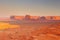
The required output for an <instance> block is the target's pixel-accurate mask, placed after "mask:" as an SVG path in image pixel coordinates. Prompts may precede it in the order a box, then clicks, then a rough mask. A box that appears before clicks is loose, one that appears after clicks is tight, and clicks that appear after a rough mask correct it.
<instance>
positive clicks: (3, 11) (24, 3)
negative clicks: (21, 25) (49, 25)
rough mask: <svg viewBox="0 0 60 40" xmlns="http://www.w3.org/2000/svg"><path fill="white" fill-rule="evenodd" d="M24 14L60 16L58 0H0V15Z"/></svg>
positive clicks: (59, 1) (59, 0)
mask: <svg viewBox="0 0 60 40" xmlns="http://www.w3.org/2000/svg"><path fill="white" fill-rule="evenodd" d="M26 14H30V15H36V16H60V0H0V17H8V16H11V15H26Z"/></svg>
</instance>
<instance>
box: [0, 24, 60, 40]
mask: <svg viewBox="0 0 60 40" xmlns="http://www.w3.org/2000/svg"><path fill="white" fill-rule="evenodd" d="M0 25H1V26H2V24H0ZM7 25H8V26H7ZM9 25H10V24H6V25H5V24H4V26H6V27H9V28H7V29H6V28H5V27H4V26H2V27H1V28H0V40H60V23H53V24H48V23H47V24H45V23H44V24H23V25H18V26H19V27H18V26H17V27H15V26H16V25H10V26H9ZM14 27H15V28H14ZM4 28H5V29H4ZM2 29H3V30H2Z"/></svg>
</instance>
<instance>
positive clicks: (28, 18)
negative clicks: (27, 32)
mask: <svg viewBox="0 0 60 40" xmlns="http://www.w3.org/2000/svg"><path fill="white" fill-rule="evenodd" d="M31 17H33V16H30V15H25V16H23V17H22V16H18V17H17V16H11V17H10V19H11V21H13V22H16V23H50V22H60V20H55V17H54V16H49V19H47V17H46V16H41V17H40V16H38V17H37V19H35V18H31ZM17 18H18V19H17ZM20 18H21V19H20Z"/></svg>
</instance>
